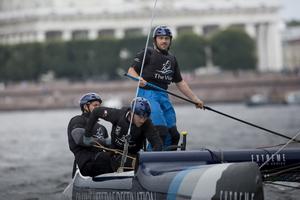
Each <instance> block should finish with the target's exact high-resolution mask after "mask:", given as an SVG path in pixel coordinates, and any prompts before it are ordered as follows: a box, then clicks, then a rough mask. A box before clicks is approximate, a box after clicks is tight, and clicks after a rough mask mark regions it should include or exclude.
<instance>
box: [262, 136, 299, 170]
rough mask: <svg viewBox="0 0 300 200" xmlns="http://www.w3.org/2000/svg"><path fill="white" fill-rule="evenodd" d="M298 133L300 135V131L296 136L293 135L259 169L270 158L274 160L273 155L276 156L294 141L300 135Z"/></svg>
mask: <svg viewBox="0 0 300 200" xmlns="http://www.w3.org/2000/svg"><path fill="white" fill-rule="evenodd" d="M298 135H300V132H299V133H297V134H296V135H295V136H294V137H292V138H291V139H290V140H289V141H288V142H287V143H286V144H285V145H283V146H282V147H281V148H280V149H278V150H277V151H276V152H275V153H274V154H272V156H271V157H270V158H269V159H268V160H266V161H265V162H264V163H263V164H262V165H261V166H260V167H259V169H261V168H263V166H265V165H266V164H267V163H268V162H269V161H270V160H272V159H273V157H274V156H275V155H277V154H278V153H280V152H281V151H282V150H283V149H284V148H285V147H287V146H288V145H289V144H290V143H291V142H292V141H294V140H295V139H296V138H297V137H298Z"/></svg>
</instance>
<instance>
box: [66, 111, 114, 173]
mask: <svg viewBox="0 0 300 200" xmlns="http://www.w3.org/2000/svg"><path fill="white" fill-rule="evenodd" d="M88 117H89V113H83V114H82V115H77V116H75V117H73V118H72V119H71V120H70V122H69V125H68V141H69V148H70V150H71V151H72V152H73V154H74V156H75V161H76V164H77V165H78V167H79V169H80V172H81V174H82V175H84V176H96V175H99V174H103V173H109V172H113V170H112V168H111V165H110V157H111V155H110V153H108V152H103V151H101V150H99V149H98V148H95V147H85V146H82V145H79V144H76V142H75V139H74V136H72V131H76V129H77V130H83V132H82V136H83V134H84V128H85V127H86V124H87V121H88ZM91 133H92V134H93V136H95V137H99V138H107V137H108V134H107V131H106V128H105V127H104V126H102V125H100V124H99V123H95V124H94V125H93V127H92V128H91Z"/></svg>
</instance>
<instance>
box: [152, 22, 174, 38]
mask: <svg viewBox="0 0 300 200" xmlns="http://www.w3.org/2000/svg"><path fill="white" fill-rule="evenodd" d="M156 36H169V37H170V38H171V39H172V37H173V35H172V32H171V29H170V28H169V27H167V26H165V25H159V26H157V27H155V29H154V31H153V38H155V37H156Z"/></svg>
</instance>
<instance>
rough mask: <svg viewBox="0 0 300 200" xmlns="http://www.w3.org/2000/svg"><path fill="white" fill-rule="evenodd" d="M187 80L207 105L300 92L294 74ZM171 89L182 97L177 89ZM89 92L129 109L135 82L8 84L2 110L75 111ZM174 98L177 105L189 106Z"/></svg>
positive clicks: (282, 97) (279, 97) (279, 98)
mask: <svg viewBox="0 0 300 200" xmlns="http://www.w3.org/2000/svg"><path fill="white" fill-rule="evenodd" d="M184 78H185V80H186V82H188V83H189V85H190V87H191V88H192V90H193V91H194V92H195V93H196V94H197V95H198V96H199V97H200V98H201V99H203V100H204V101H205V103H230V102H243V101H246V100H247V99H248V98H249V97H250V96H252V95H254V94H262V95H266V96H268V97H269V98H270V99H272V101H273V102H277V103H279V102H283V101H284V100H285V96H286V95H287V93H289V92H292V91H299V90H300V76H299V75H295V74H277V73H276V74H275V73H263V74H259V73H239V74H234V73H222V74H218V75H205V76H204V75H203V76H195V75H186V76H185V77H184ZM169 89H170V91H172V92H174V93H178V94H180V92H179V91H178V90H176V87H175V86H174V85H172V86H171V87H170V88H169ZM86 92H98V93H99V94H100V95H101V97H102V98H103V101H104V102H109V101H114V102H121V103H122V104H123V105H126V104H128V102H130V99H132V98H133V97H134V96H135V92H136V82H134V81H131V80H128V79H123V80H119V81H99V82H97V81H86V82H70V81H64V80H56V81H52V82H47V83H28V82H22V83H18V84H9V85H6V86H3V87H1V89H0V110H30V109H61V108H73V107H76V106H78V100H79V98H80V96H81V95H82V94H84V93H86ZM171 98H172V101H174V103H186V102H184V101H182V100H180V99H176V98H173V97H171Z"/></svg>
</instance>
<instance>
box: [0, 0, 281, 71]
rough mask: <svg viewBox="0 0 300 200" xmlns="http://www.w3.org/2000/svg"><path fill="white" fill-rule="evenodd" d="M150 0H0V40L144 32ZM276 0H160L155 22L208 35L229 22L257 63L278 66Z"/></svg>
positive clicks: (264, 67) (271, 67)
mask: <svg viewBox="0 0 300 200" xmlns="http://www.w3.org/2000/svg"><path fill="white" fill-rule="evenodd" d="M153 4H154V1H153V0H109V1H104V0H26V1H24V0H0V43H1V44H5V45H7V44H18V43H28V42H36V41H37V42H44V41H53V40H64V41H69V40H79V39H80V40H82V39H87V40H93V39H97V38H101V37H112V36H113V37H116V38H122V37H126V36H128V35H130V36H133V35H140V34H143V35H146V34H147V33H148V29H149V24H150V18H151V10H152V8H153ZM280 8H281V7H280V4H279V0H267V1H265V0H251V1H249V0H201V1H200V0H184V1H183V0H162V1H159V0H158V2H157V6H156V10H155V19H154V24H153V25H154V26H155V25H158V24H167V25H169V26H170V27H171V28H172V29H173V31H174V35H175V37H176V35H177V34H180V33H183V32H186V31H193V32H195V33H197V34H200V35H209V34H211V33H213V32H214V31H216V30H220V29H226V28H227V27H230V26H236V27H240V28H243V29H244V30H245V31H246V32H247V33H248V34H249V35H250V36H251V37H252V38H254V39H255V41H256V46H257V56H258V69H259V70H260V71H280V70H282V67H283V64H282V46H281V35H280V29H279V26H280V23H281V19H280V15H279V11H280Z"/></svg>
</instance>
